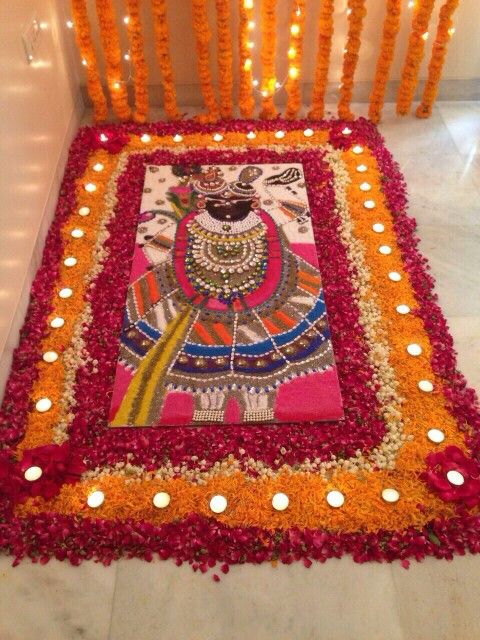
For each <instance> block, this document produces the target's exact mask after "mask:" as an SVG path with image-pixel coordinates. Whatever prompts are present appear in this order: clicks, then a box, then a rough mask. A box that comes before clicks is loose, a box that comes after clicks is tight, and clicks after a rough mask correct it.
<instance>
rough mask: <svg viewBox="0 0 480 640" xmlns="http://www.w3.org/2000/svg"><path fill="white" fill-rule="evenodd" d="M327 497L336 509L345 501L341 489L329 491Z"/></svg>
mask: <svg viewBox="0 0 480 640" xmlns="http://www.w3.org/2000/svg"><path fill="white" fill-rule="evenodd" d="M326 498H327V502H328V504H329V505H330V506H331V507H333V508H334V509H338V507H341V506H342V505H343V503H344V502H345V497H344V495H343V493H342V492H341V491H337V490H336V489H334V490H333V491H329V492H328V493H327V496H326Z"/></svg>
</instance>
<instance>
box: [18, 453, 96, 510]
mask: <svg viewBox="0 0 480 640" xmlns="http://www.w3.org/2000/svg"><path fill="white" fill-rule="evenodd" d="M29 467H40V469H41V470H42V475H41V476H40V478H39V479H38V480H34V481H33V482H30V481H28V480H24V481H23V490H24V494H25V495H27V496H42V498H47V499H48V498H53V497H54V496H56V495H57V493H58V492H59V491H60V488H61V486H62V484H74V483H75V482H77V481H78V480H79V478H80V475H81V474H82V473H83V471H85V469H86V466H85V463H84V462H83V458H82V455H81V453H80V452H78V451H74V450H72V448H71V447H70V444H69V443H68V442H65V443H64V444H61V445H56V444H47V445H44V446H42V447H36V448H35V449H29V450H27V451H25V452H24V454H23V458H22V460H21V462H20V463H19V468H20V471H21V472H22V476H23V474H24V473H25V471H26V470H27V469H28V468H29Z"/></svg>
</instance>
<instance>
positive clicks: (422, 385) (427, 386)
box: [418, 380, 433, 393]
mask: <svg viewBox="0 0 480 640" xmlns="http://www.w3.org/2000/svg"><path fill="white" fill-rule="evenodd" d="M418 388H419V389H420V391H424V392H425V393H431V392H432V391H433V384H432V383H431V382H430V380H420V381H419V382H418Z"/></svg>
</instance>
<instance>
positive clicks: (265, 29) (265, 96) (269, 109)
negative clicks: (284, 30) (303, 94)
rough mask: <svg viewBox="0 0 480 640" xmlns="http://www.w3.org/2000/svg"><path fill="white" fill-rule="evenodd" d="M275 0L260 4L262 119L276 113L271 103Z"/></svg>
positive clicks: (274, 41)
mask: <svg viewBox="0 0 480 640" xmlns="http://www.w3.org/2000/svg"><path fill="white" fill-rule="evenodd" d="M276 4H277V0H262V5H261V24H260V30H261V38H262V44H261V49H260V62H261V68H262V108H261V111H260V117H261V118H262V119H264V120H268V119H270V118H274V117H275V116H276V115H277V111H276V109H275V105H274V103H273V94H274V92H275V83H276V77H275V45H276V38H275V35H276V34H275V26H276V20H275V7H276Z"/></svg>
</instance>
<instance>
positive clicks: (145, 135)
mask: <svg viewBox="0 0 480 640" xmlns="http://www.w3.org/2000/svg"><path fill="white" fill-rule="evenodd" d="M151 139H152V138H151V136H149V135H148V133H143V134H142V135H141V136H140V140H141V141H142V142H144V143H145V144H147V142H150V140H151Z"/></svg>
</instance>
